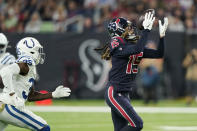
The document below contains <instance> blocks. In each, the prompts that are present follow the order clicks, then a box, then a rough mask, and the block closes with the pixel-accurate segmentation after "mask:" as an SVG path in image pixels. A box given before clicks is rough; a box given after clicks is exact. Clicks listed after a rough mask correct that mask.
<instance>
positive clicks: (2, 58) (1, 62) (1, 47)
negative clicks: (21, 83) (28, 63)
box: [0, 33, 15, 69]
mask: <svg viewBox="0 0 197 131" xmlns="http://www.w3.org/2000/svg"><path fill="white" fill-rule="evenodd" d="M7 47H8V40H7V37H6V36H5V35H4V34H3V33H0V69H2V68H3V67H4V66H6V65H9V64H12V63H14V62H15V57H14V56H13V55H11V54H10V53H9V52H6V49H7Z"/></svg>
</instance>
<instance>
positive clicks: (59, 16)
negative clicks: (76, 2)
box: [53, 5, 67, 32]
mask: <svg viewBox="0 0 197 131" xmlns="http://www.w3.org/2000/svg"><path fill="white" fill-rule="evenodd" d="M66 17H67V12H66V10H65V8H64V6H63V5H58V7H57V9H56V10H55V12H54V13H53V21H54V23H55V24H54V25H55V30H56V31H57V32H62V31H63V29H64V23H65V20H66Z"/></svg>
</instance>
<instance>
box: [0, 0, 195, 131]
mask: <svg viewBox="0 0 197 131" xmlns="http://www.w3.org/2000/svg"><path fill="white" fill-rule="evenodd" d="M149 8H153V9H155V11H156V16H157V18H158V19H162V18H163V17H164V16H167V17H168V18H169V28H168V32H167V35H166V47H165V56H164V59H162V60H159V61H156V63H157V62H158V63H159V62H160V63H161V65H160V67H159V68H161V69H160V73H159V82H158V84H157V86H156V90H157V91H156V92H155V93H156V94H157V98H158V103H153V104H152V103H151V104H149V105H144V103H143V98H144V96H145V92H144V90H143V86H142V84H141V83H142V82H143V81H142V78H141V76H142V74H143V71H144V68H143V66H141V69H140V74H139V78H138V86H137V88H136V89H133V91H132V94H131V96H132V99H133V100H134V101H133V105H134V107H135V106H137V107H145V108H146V107H147V106H148V107H150V106H151V107H152V106H153V107H155V106H157V107H161V108H159V109H161V110H162V109H163V108H164V107H169V108H168V110H170V109H171V107H178V108H177V111H178V110H179V109H183V107H185V106H191V107H192V109H194V110H195V111H196V110H197V109H196V108H195V107H196V106H197V104H196V101H195V99H194V100H193V103H192V104H188V103H187V101H188V100H187V99H191V98H190V97H189V98H188V95H191V94H188V93H187V90H188V87H187V79H185V75H186V73H187V68H185V67H184V66H183V61H184V58H185V57H186V55H187V54H188V53H189V52H191V50H192V49H195V48H196V42H197V39H196V38H197V34H196V31H197V1H196V0H0V31H1V32H3V33H5V34H6V35H7V37H8V40H9V41H10V45H11V47H12V48H9V49H8V51H10V52H11V53H13V54H14V55H16V53H15V48H14V47H15V45H16V43H17V42H18V41H19V40H20V39H21V38H23V37H24V36H33V37H35V38H37V39H38V40H39V41H40V42H41V44H42V45H43V46H44V51H45V53H46V60H45V63H44V64H43V65H39V66H38V73H39V78H38V80H37V82H36V89H37V90H39V91H40V90H47V91H53V90H54V89H55V87H56V86H57V85H59V84H64V85H65V86H68V87H70V88H71V89H72V95H71V97H70V98H69V99H61V100H59V101H58V100H54V101H53V106H62V105H63V106H66V107H70V106H74V107H76V108H78V109H79V110H80V109H81V106H85V107H88V106H93V107H95V106H102V107H103V106H104V107H105V106H106V105H105V103H104V100H103V93H104V86H105V82H106V80H107V73H108V71H109V69H110V63H108V62H104V61H102V60H101V59H100V58H99V54H98V53H97V52H94V50H93V49H94V48H95V47H99V46H102V45H103V44H105V43H106V42H108V40H109V36H108V34H107V31H106V26H107V24H108V22H109V21H110V19H112V18H114V17H119V16H121V17H126V18H128V19H129V20H132V21H133V22H134V23H137V19H138V18H139V16H140V15H141V13H142V12H143V11H144V10H146V9H149ZM158 37H159V35H158V23H157V22H155V25H154V28H153V31H152V34H151V35H150V38H149V41H148V42H147V44H149V43H157V42H158ZM194 72H195V70H194ZM196 80H197V79H196ZM196 88H197V87H196ZM192 91H193V94H194V98H195V96H196V94H197V93H196V92H195V89H194V90H192ZM193 94H192V95H193ZM84 99H88V100H84ZM29 105H30V106H33V107H34V106H35V104H34V103H33V104H30V103H29ZM36 107H39V106H36ZM50 107H51V106H50ZM57 108H58V107H57ZM38 109H39V108H38ZM188 109H190V108H184V109H183V110H184V111H183V112H181V113H178V114H177V113H175V112H171V113H170V114H169V113H167V112H165V111H164V112H159V113H156V114H152V113H147V112H143V111H142V112H140V113H142V114H141V115H142V118H143V119H144V121H145V129H144V130H145V131H154V130H188V131H190V130H197V127H196V126H197V125H196V123H197V120H196V118H195V117H196V116H197V115H196V112H195V111H194V112H190V113H191V114H187V113H188V112H189V111H190V110H189V111H188V112H185V110H188ZM46 110H47V109H46ZM57 110H58V109H57ZM35 111H36V112H37V113H38V114H39V115H41V116H42V117H43V118H46V120H47V121H48V122H49V123H50V124H51V125H52V129H53V130H55V131H56V130H57V131H61V130H62V131H65V130H69V131H70V130H73V131H77V130H86V131H87V130H93V129H94V130H96V129H98V130H100V129H102V130H104V131H105V130H112V122H111V120H110V114H109V113H103V112H102V113H98V112H97V111H95V112H94V113H87V112H86V113H84V112H82V113H81V112H80V111H79V112H72V111H71V112H70V111H68V112H69V113H68V112H64V111H63V112H62V111H59V112H58V113H54V112H52V113H51V112H50V113H49V112H47V111H46V112H40V111H39V110H35ZM90 112H92V111H91V110H90ZM63 114H64V115H63ZM55 116H58V118H59V120H58V121H56V119H55V118H54V117H55ZM87 116H88V118H89V119H85V118H87ZM103 118H105V120H103ZM159 118H160V119H159ZM169 120H170V121H169ZM83 122H84V123H83ZM147 123H148V124H147ZM91 125H92V126H91ZM153 125H154V126H153ZM164 125H165V126H166V125H168V126H173V127H174V128H172V127H170V128H169V127H168V128H167V127H165V128H160V127H164ZM176 127H177V128H176ZM179 127H180V128H179ZM184 127H185V128H184ZM9 130H10V131H11V130H12V131H13V130H14V131H17V130H20V129H18V128H15V127H12V126H11V127H9V128H8V131H9ZM6 131H7V130H6Z"/></svg>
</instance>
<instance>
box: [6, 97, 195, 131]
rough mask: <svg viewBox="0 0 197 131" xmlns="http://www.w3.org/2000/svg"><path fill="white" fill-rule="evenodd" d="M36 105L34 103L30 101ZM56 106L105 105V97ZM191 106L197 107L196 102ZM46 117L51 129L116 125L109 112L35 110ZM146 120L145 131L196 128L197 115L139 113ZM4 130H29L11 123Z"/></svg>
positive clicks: (100, 130) (82, 130)
mask: <svg viewBox="0 0 197 131" xmlns="http://www.w3.org/2000/svg"><path fill="white" fill-rule="evenodd" d="M132 104H133V105H134V107H135V106H144V104H143V102H142V101H133V102H132ZM28 105H34V103H28ZM53 105H56V106H58V105H63V106H76V108H77V106H104V105H106V104H105V102H104V100H80V101H79V100H60V101H54V102H53ZM147 106H156V107H166V106H168V107H185V106H186V104H185V101H184V100H165V101H160V102H159V103H158V104H156V105H155V104H149V105H147ZM191 106H192V107H197V103H195V102H194V103H193V104H192V105H191ZM35 113H36V114H37V115H39V116H41V117H43V118H44V119H45V120H46V121H47V122H48V124H49V125H50V126H51V129H52V131H113V125H112V120H111V115H110V113H75V112H62V113H61V112H56V113H53V112H50V113H49V112H48V113H47V112H35ZM140 116H141V117H142V119H143V120H144V129H143V131H197V114H181V113H179V114H172V113H169V114H168V113H157V114H149V113H140ZM164 126H178V127H183V128H184V127H189V129H190V127H192V126H194V127H195V129H191V130H166V129H163V128H162V127H164ZM5 131H27V130H26V129H21V128H18V127H14V126H11V125H9V126H8V128H6V130H5Z"/></svg>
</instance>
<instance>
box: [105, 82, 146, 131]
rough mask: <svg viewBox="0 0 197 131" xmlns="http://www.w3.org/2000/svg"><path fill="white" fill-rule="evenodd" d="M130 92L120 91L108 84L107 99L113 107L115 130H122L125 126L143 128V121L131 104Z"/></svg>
mask: <svg viewBox="0 0 197 131" xmlns="http://www.w3.org/2000/svg"><path fill="white" fill-rule="evenodd" d="M128 94H129V93H128V92H127V93H118V92H116V91H114V87H113V86H108V87H107V90H106V92H105V100H106V102H107V104H108V105H109V107H110V108H111V115H112V120H113V124H114V131H120V130H121V129H122V128H124V127H125V126H128V124H130V126H132V127H134V128H135V127H136V128H139V129H142V128H143V121H142V119H141V118H140V117H139V116H138V114H137V113H136V112H135V110H134V109H133V107H132V105H131V104H130V98H129V95H128Z"/></svg>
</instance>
